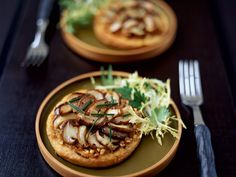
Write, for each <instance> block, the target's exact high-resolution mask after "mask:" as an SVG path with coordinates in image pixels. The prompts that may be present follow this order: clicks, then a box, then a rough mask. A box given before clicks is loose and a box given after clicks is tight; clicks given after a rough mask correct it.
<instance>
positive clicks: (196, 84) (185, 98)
mask: <svg viewBox="0 0 236 177" xmlns="http://www.w3.org/2000/svg"><path fill="white" fill-rule="evenodd" d="M179 88H180V97H181V100H182V102H183V104H185V105H187V106H190V107H191V108H192V110H193V117H194V125H195V127H194V133H195V137H196V142H197V154H198V159H199V161H200V165H201V177H217V174H216V168H215V158H214V152H213V149H212V144H211V133H210V131H209V129H208V127H207V126H206V125H205V123H204V121H203V118H202V114H201V110H200V108H199V106H200V105H202V103H203V94H202V86H201V78H200V70H199V63H198V61H197V60H194V61H193V60H184V61H182V60H180V61H179Z"/></svg>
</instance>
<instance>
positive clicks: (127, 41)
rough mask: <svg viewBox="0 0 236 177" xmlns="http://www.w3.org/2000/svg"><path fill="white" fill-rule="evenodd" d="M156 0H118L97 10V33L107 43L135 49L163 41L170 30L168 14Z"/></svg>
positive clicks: (95, 20)
mask: <svg viewBox="0 0 236 177" xmlns="http://www.w3.org/2000/svg"><path fill="white" fill-rule="evenodd" d="M157 3H158V2H155V1H154V0H115V2H113V3H110V5H108V6H106V7H104V8H102V9H101V10H100V11H98V12H97V14H96V15H95V19H94V25H93V26H94V32H95V35H96V37H97V38H98V39H99V40H100V41H101V42H103V43H104V44H106V45H109V46H112V47H116V48H121V49H134V48H140V47H145V46H152V45H156V44H160V43H161V42H162V41H163V38H165V35H166V34H167V32H168V25H169V24H168V23H169V22H168V17H167V16H166V15H165V14H164V12H163V11H162V10H161V9H160V7H158V5H157Z"/></svg>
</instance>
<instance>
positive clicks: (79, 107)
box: [47, 89, 141, 168]
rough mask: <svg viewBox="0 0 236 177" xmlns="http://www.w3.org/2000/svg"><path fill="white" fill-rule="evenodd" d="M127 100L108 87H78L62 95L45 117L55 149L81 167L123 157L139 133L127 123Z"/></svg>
mask: <svg viewBox="0 0 236 177" xmlns="http://www.w3.org/2000/svg"><path fill="white" fill-rule="evenodd" d="M128 106H129V105H128V102H127V100H125V99H123V98H121V96H120V95H119V94H118V93H117V92H115V91H111V90H109V91H108V90H107V91H104V90H103V91H101V90H98V89H94V90H80V91H77V92H73V93H71V94H69V95H67V96H65V97H64V98H63V99H62V100H61V101H60V102H59V103H58V104H57V105H56V106H55V107H54V109H53V110H52V112H51V113H50V115H49V117H48V120H47V135H48V138H49V141H50V143H51V145H52V147H53V148H54V150H55V152H56V153H57V154H58V155H59V156H60V157H62V158H64V159H65V160H67V161H70V162H71V163H74V164H78V165H80V166H84V167H93V168H97V167H107V166H111V165H115V164H117V163H120V162H121V161H123V160H124V159H126V158H127V157H128V156H129V155H130V154H131V153H132V152H133V151H134V150H135V149H136V147H137V146H138V145H139V143H140V140H141V133H140V131H139V129H138V127H137V125H136V124H135V123H130V121H129V120H130V118H129V117H130V114H129V113H128V112H127V111H126V110H127V109H126V108H127V107H128Z"/></svg>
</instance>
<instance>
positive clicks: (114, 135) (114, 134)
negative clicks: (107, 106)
mask: <svg viewBox="0 0 236 177" xmlns="http://www.w3.org/2000/svg"><path fill="white" fill-rule="evenodd" d="M102 132H103V133H104V134H106V135H108V136H109V135H110V128H109V127H107V126H106V127H103V128H102ZM127 136H128V134H127V133H124V132H119V131H116V130H112V134H111V137H112V138H118V139H124V138H125V137H127Z"/></svg>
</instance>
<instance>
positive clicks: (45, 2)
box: [21, 0, 54, 67]
mask: <svg viewBox="0 0 236 177" xmlns="http://www.w3.org/2000/svg"><path fill="white" fill-rule="evenodd" d="M53 3H54V0H41V2H40V6H39V10H38V16H37V22H36V25H37V30H36V33H35V37H34V41H33V42H32V43H31V45H30V46H29V48H28V51H27V54H26V57H25V59H24V61H23V62H22V63H21V66H26V67H28V66H30V65H32V66H40V65H41V64H42V63H43V61H44V60H45V59H46V57H47V56H48V52H49V48H48V45H47V44H46V43H45V31H46V29H47V26H48V23H49V16H50V13H51V11H52V7H53Z"/></svg>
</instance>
